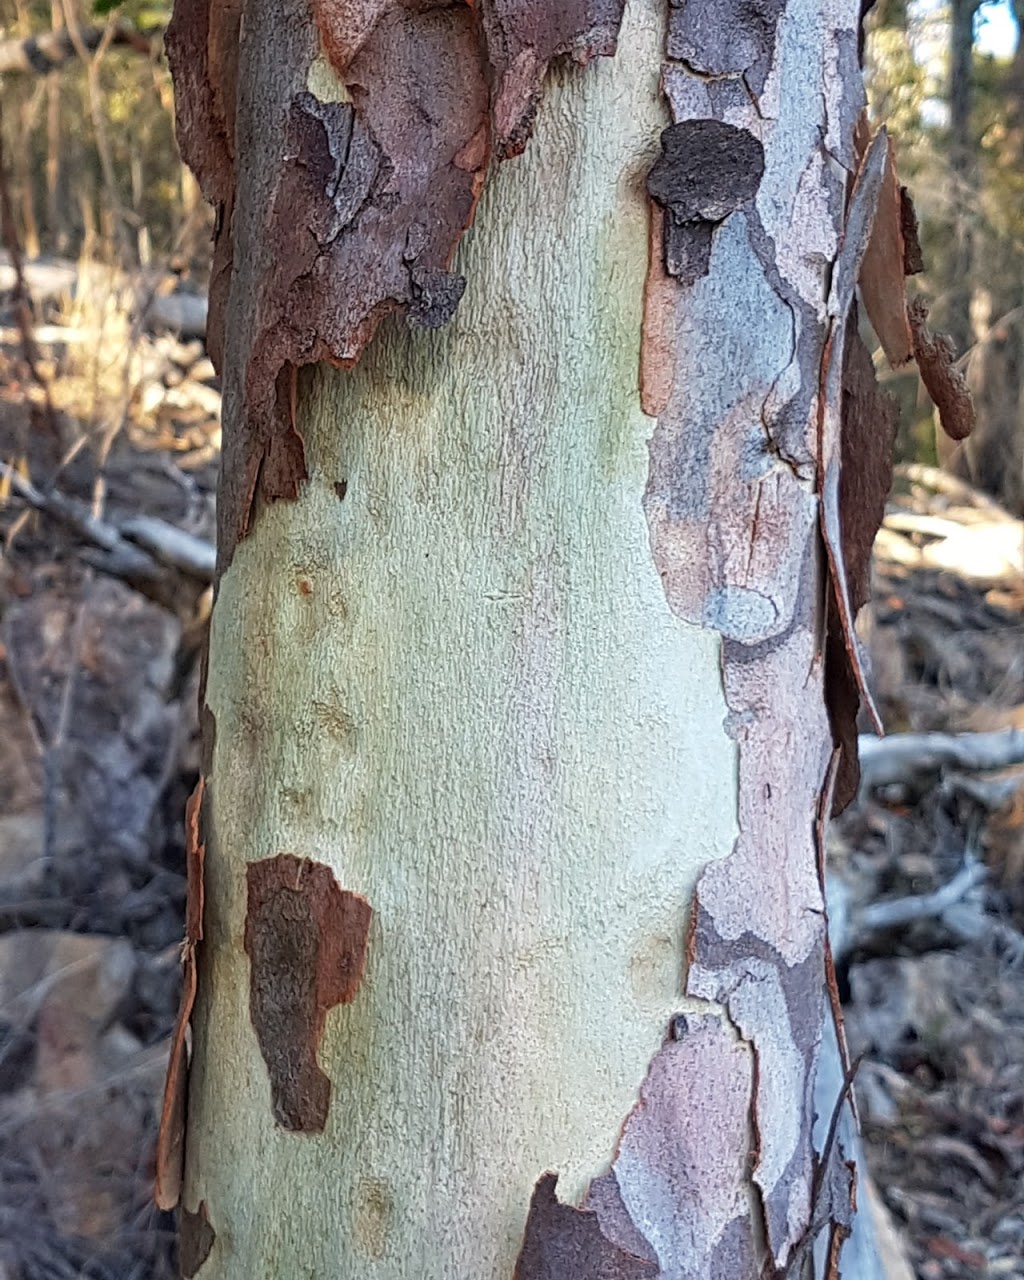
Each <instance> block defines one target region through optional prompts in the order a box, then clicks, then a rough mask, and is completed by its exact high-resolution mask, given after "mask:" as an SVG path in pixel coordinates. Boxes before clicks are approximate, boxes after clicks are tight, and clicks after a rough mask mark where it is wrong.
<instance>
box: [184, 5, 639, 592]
mask: <svg viewBox="0 0 1024 1280" xmlns="http://www.w3.org/2000/svg"><path fill="white" fill-rule="evenodd" d="M623 5H624V0H570V2H569V3H564V4H563V3H560V4H557V5H551V4H548V3H546V0H486V2H485V3H482V4H481V6H480V8H479V10H478V9H477V8H475V7H474V6H472V5H468V4H454V5H449V6H447V7H445V6H423V7H421V6H419V5H405V4H402V3H399V2H398V0H282V3H280V4H271V3H270V0H248V3H247V4H246V33H247V39H246V42H245V45H244V47H242V48H241V49H240V46H239V41H238V21H239V14H240V11H241V0H176V4H175V10H174V17H173V19H172V22H171V24H170V27H169V29H168V33H167V47H168V57H169V60H170V63H171V68H172V71H173V73H174V79H175V84H176V86H177V89H178V93H177V98H176V101H177V103H178V120H177V129H178V138H179V142H180V145H181V150H182V155H183V156H184V157H185V159H186V161H187V162H188V164H189V165H190V166H191V167H192V168H193V169H194V171H195V173H196V176H197V177H198V179H199V182H200V185H201V187H202V190H203V193H204V195H205V196H206V197H207V199H209V200H211V201H212V202H213V203H215V204H216V205H217V207H218V225H217V237H216V248H215V254H214V269H213V279H212V282H211V290H210V317H209V323H208V333H209V340H210V344H211V346H210V349H211V354H213V356H214V360H215V363H217V364H218V366H223V369H224V374H225V388H224V427H225V436H224V467H223V472H222V475H223V480H222V491H221V499H220V504H219V510H220V515H219V535H220V536H219V538H218V543H219V547H220V563H221V566H222V567H223V566H224V565H226V564H227V563H229V562H230V559H231V556H232V554H233V549H234V546H235V543H236V542H237V540H238V539H239V538H240V537H244V536H245V534H246V533H247V532H248V530H249V528H250V525H251V521H252V519H253V515H254V512H255V510H256V509H257V508H258V505H259V504H260V503H268V502H275V501H277V500H279V499H282V498H294V497H296V496H297V494H298V491H299V487H300V485H301V484H302V482H303V481H304V480H305V478H306V460H305V451H304V448H303V443H302V439H301V437H300V435H299V434H298V432H297V430H296V428H295V412H294V408H295V379H296V371H297V369H298V368H299V367H300V366H302V365H305V364H309V363H313V362H315V361H330V362H333V363H337V364H342V365H347V364H351V363H353V362H354V361H355V360H357V359H358V357H359V354H360V352H361V351H362V350H363V348H364V347H365V346H366V344H367V343H368V342H369V341H370V339H371V338H372V336H373V334H374V332H375V330H376V328H377V326H378V324H379V323H380V321H381V320H382V319H383V317H384V316H385V315H386V314H388V313H389V312H392V311H395V310H401V311H403V312H404V313H405V314H406V316H407V318H408V320H409V322H410V323H411V324H414V325H420V326H423V327H426V328H436V327H438V326H440V325H444V324H446V323H447V322H448V321H449V320H450V319H451V316H452V314H453V313H454V310H455V308H456V306H457V305H458V302H459V299H460V298H461V296H462V291H463V289H464V287H465V281H464V280H462V279H461V278H459V277H457V276H454V275H452V274H451V273H450V271H449V266H450V263H451V260H452V256H453V254H454V252H455V248H456V246H457V245H458V242H459V240H460V238H461V236H462V234H463V232H464V231H465V230H466V228H467V227H468V226H469V225H470V223H471V222H472V221H473V215H474V212H475V209H476V204H477V201H478V199H479V197H480V192H481V190H482V188H483V182H484V176H485V173H486V170H487V166H488V163H489V161H490V157H491V152H492V147H494V148H496V150H497V154H498V155H499V156H500V157H505V156H510V155H515V154H517V153H518V152H520V151H522V150H523V148H524V147H525V146H526V143H527V140H528V139H529V136H530V133H531V131H532V126H533V119H534V115H535V112H536V109H537V104H538V101H539V98H540V93H541V86H542V82H543V79H544V75H545V74H546V71H547V67H548V65H549V63H550V62H551V60H552V59H553V58H556V57H560V56H563V55H570V56H572V57H573V58H575V59H576V61H578V62H580V63H585V62H587V61H588V60H589V59H590V58H592V57H595V56H597V55H600V54H605V55H607V54H612V53H614V51H615V41H616V38H617V36H618V30H619V24H620V22H621V18H622V10H623ZM320 49H322V50H323V52H324V54H325V55H326V58H327V60H328V62H329V64H330V67H331V69H332V71H333V74H334V77H335V83H334V86H333V88H332V89H331V92H330V95H329V96H331V97H332V98H333V99H334V100H332V101H320V100H319V99H318V98H316V97H315V96H314V95H313V93H312V92H310V89H309V87H308V86H309V79H310V69H311V67H312V65H313V63H314V60H315V58H316V57H317V54H318V52H319V50H320ZM239 58H241V59H242V63H241V64H240V63H239ZM236 138H237V139H238V140H239V145H240V146H244V157H243V160H242V163H240V164H238V165H236V163H235V143H236ZM268 140H269V143H268Z"/></svg>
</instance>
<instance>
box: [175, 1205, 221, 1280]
mask: <svg viewBox="0 0 1024 1280" xmlns="http://www.w3.org/2000/svg"><path fill="white" fill-rule="evenodd" d="M216 1239H217V1233H216V1231H214V1229H213V1227H211V1226H210V1215H209V1214H208V1213H207V1211H206V1201H205V1200H200V1201H199V1208H198V1209H197V1210H196V1211H195V1213H192V1212H190V1211H189V1210H188V1209H185V1208H182V1210H181V1229H180V1231H179V1234H178V1261H179V1263H180V1266H181V1274H182V1275H183V1276H184V1277H185V1280H192V1277H193V1276H195V1275H198V1274H199V1268H200V1267H201V1266H202V1265H203V1263H204V1262H205V1261H206V1259H207V1258H208V1257H209V1256H210V1253H211V1252H212V1250H213V1245H214V1241H215V1240H216Z"/></svg>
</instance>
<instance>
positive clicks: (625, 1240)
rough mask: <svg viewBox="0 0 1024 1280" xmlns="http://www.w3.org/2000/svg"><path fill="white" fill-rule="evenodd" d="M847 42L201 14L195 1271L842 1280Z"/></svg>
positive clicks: (347, 16)
mask: <svg viewBox="0 0 1024 1280" xmlns="http://www.w3.org/2000/svg"><path fill="white" fill-rule="evenodd" d="M860 7H861V6H860V0H789V3H788V4H787V3H786V2H785V0H776V2H775V3H768V4H763V5H758V6H750V5H746V4H743V3H739V2H738V0H737V2H736V3H722V2H721V0H714V3H710V2H703V3H701V2H699V0H693V2H691V3H687V4H686V5H684V6H682V7H677V8H672V9H670V8H669V6H668V5H666V4H664V3H663V2H662V0H629V2H628V3H627V4H626V5H625V12H624V15H623V14H622V13H621V12H620V10H619V8H618V7H617V5H616V4H615V3H614V2H612V0H592V2H591V0H578V3H575V4H572V5H569V4H566V5H558V6H553V7H552V8H551V9H548V7H547V6H545V5H543V4H540V3H539V2H538V3H534V4H530V3H525V2H524V3H521V4H515V5H513V4H510V3H507V2H505V0H494V2H493V3H489V4H483V5H482V6H481V7H480V8H479V9H472V8H469V7H462V6H457V7H454V8H448V9H433V10H422V9H420V8H415V7H414V8H410V9H409V10H403V9H399V8H397V7H389V6H388V5H386V4H377V5H370V4H363V5H360V4H356V5H346V6H340V7H338V9H337V10H335V9H333V8H330V7H329V6H323V5H314V6H313V9H312V10H309V9H307V0H283V3H282V0H277V3H275V4H273V5H271V4H270V3H269V0H245V4H244V14H243V16H242V32H243V35H242V39H241V41H240V43H239V42H238V39H237V21H238V11H237V7H236V8H234V9H231V8H230V7H228V6H224V5H216V4H215V5H214V6H213V7H212V8H210V9H207V8H205V7H204V5H203V3H202V2H201V0H179V5H178V11H177V13H176V17H175V25H174V29H173V30H172V32H171V36H170V45H171V51H172V56H173V59H174V64H175V71H176V76H177V81H178V93H179V131H180V136H181V138H182V145H183V150H184V151H185V153H186V155H187V156H188V158H189V159H190V160H191V162H192V163H193V165H194V167H195V168H196V170H197V173H198V175H199V178H200V181H201V182H202V184H203V187H204V191H205V192H206V194H207V195H208V196H209V197H210V198H212V199H213V200H214V201H215V202H216V203H218V205H219V206H220V218H219V226H220V238H219V240H218V245H217V262H216V264H215V276H214V284H213V304H212V309H213V314H214V318H213V321H212V324H213V329H214V332H213V345H214V349H215V352H216V354H217V356H218V358H219V359H220V358H222V359H223V363H224V377H225V420H224V448H225V455H224V472H223V477H222V489H221V510H220V537H221V548H220V564H221V570H220V577H219V586H218V593H217V600H216V604H215V607H214V611H213V619H212V633H211V641H210V653H209V664H208V672H207V680H206V688H205V710H206V722H205V731H206V737H205V745H206V758H205V765H204V781H203V784H202V788H201V792H200V795H199V796H198V797H197V800H196V802H195V804H194V806H193V810H192V818H193V820H194V822H193V840H192V859H193V872H194V875H193V894H192V912H191V914H190V932H189V942H188V946H187V948H186V952H187V964H188V966H189V968H188V975H189V981H190V984H191V983H192V981H193V980H194V979H195V978H196V976H197V970H196V960H198V982H197V997H196V1002H195V1006H194V1009H192V1008H191V1007H190V1002H189V1001H188V1000H186V1006H185V1008H184V1010H183V1021H182V1028H181V1039H182V1041H183V1040H184V1022H185V1021H186V1020H187V1018H188V1016H189V1014H190V1013H191V1018H192V1031H193V1039H194V1051H193V1055H192V1061H191V1070H190V1078H189V1084H188V1104H187V1123H186V1126H185V1133H184V1150H185V1159H184V1177H183V1184H182V1188H181V1195H182V1204H183V1221H184V1233H183V1262H184V1266H185V1270H186V1274H197V1273H198V1274H201V1275H202V1276H203V1277H214V1276H216V1277H224V1278H225V1280H236V1278H237V1280H252V1278H253V1277H263V1276H274V1277H285V1276H296V1277H297V1276H325V1277H326V1276H331V1277H344V1278H346V1280H348V1278H352V1280H356V1278H359V1280H369V1278H370V1277H374V1278H379V1280H400V1278H402V1280H434V1278H442V1277H450V1278H451V1280H457V1278H458V1280H461V1278H463V1277H465V1278H467V1280H469V1278H471V1280H498V1277H502V1278H505V1280H511V1278H512V1277H513V1275H515V1276H516V1277H518V1278H519V1280H539V1278H541V1277H551V1278H552V1280H554V1278H558V1280H577V1278H578V1280H596V1278H599V1277H607V1278H609V1280H610V1278H612V1277H642V1276H651V1277H654V1276H664V1277H666V1278H667V1277H672V1278H673V1280H682V1278H684V1277H693V1280H714V1278H715V1277H721V1278H722V1280H726V1278H728V1280H745V1278H747V1277H750V1278H751V1280H753V1278H754V1277H761V1276H781V1275H783V1274H787V1275H796V1274H798V1272H799V1269H800V1267H802V1266H803V1265H804V1260H806V1259H807V1258H808V1257H809V1256H810V1252H811V1249H810V1246H811V1245H812V1244H813V1243H814V1241H815V1239H816V1238H817V1239H819V1240H820V1241H821V1242H822V1243H821V1244H820V1245H819V1254H821V1253H824V1254H828V1255H830V1256H831V1257H832V1258H833V1260H834V1258H835V1257H837V1256H838V1253H839V1250H840V1248H841V1245H842V1241H843V1239H844V1237H845V1234H846V1232H847V1230H848V1228H849V1222H850V1215H851V1213H852V1204H851V1202H852V1193H851V1186H850V1183H849V1177H848V1172H847V1171H846V1170H845V1167H844V1166H843V1165H842V1164H841V1162H839V1161H834V1160H831V1159H829V1156H830V1155H832V1154H834V1153H833V1152H832V1149H831V1144H829V1143H827V1142H826V1143H824V1144H822V1143H821V1142H820V1141H819V1145H823V1146H824V1147H825V1150H824V1153H823V1158H818V1157H817V1156H816V1155H815V1150H814V1145H813V1140H812V1130H813V1124H814V1118H815V1107H814V1103H813V1089H814V1083H815V1074H816V1066H817V1060H818V1050H819V1045H820V1042H821V1037H822V1024H823V1010H824V1008H825V995H826V959H825V920H824V912H823V899H822V888H821V882H820V877H819V859H820V839H821V828H822V823H823V821H824V819H825V817H826V816H827V811H828V809H829V807H830V804H831V799H832V794H833V787H834V785H836V784H837V779H838V780H840V781H839V783H838V785H840V786H842V785H845V783H848V782H849V774H850V770H851V768H852V762H851V761H850V760H849V759H848V758H844V757H842V756H841V755H839V754H834V742H835V741H836V740H842V741H844V742H846V743H847V744H848V743H849V742H850V740H851V736H852V734H851V729H852V720H851V719H850V716H851V714H852V713H855V711H856V694H855V692H854V693H853V695H852V697H853V702H852V713H851V709H850V704H849V700H848V701H847V703H846V704H845V710H837V707H838V706H839V702H841V701H842V699H841V698H840V699H839V700H838V701H837V700H833V702H834V704H835V705H833V708H832V710H833V714H832V718H831V720H830V715H829V710H828V707H827V703H826V699H827V697H828V696H829V695H828V688H827V686H828V685H829V681H834V682H836V683H837V685H839V686H841V687H842V688H843V689H845V690H846V692H847V694H849V692H850V688H851V687H852V686H851V683H850V682H851V681H852V678H853V674H852V672H851V670H849V669H848V668H847V667H846V666H845V665H844V664H845V662H846V661H847V659H846V657H845V656H844V642H843V640H842V638H841V636H840V638H839V640H838V647H837V648H836V647H835V645H834V643H833V640H829V642H828V644H829V646H831V650H830V652H831V656H830V657H829V659H828V661H826V658H825V650H826V639H825V637H826V633H828V634H830V635H831V636H833V638H834V637H835V635H836V632H835V629H834V628H835V625H836V619H837V617H839V616H840V615H841V616H843V617H846V618H849V616H850V601H849V599H848V598H845V597H844V598H842V599H840V594H841V593H842V592H844V591H845V590H846V586H845V581H844V585H842V586H840V587H836V586H835V585H834V583H835V581H836V579H837V577H838V578H840V579H842V578H843V573H842V569H841V566H840V564H839V563H838V557H839V556H840V554H841V548H839V547H838V546H837V537H838V535H837V534H836V532H835V529H833V532H832V535H831V537H830V536H829V535H828V526H829V520H830V518H829V516H828V514H827V512H826V511H825V507H828V505H829V504H830V503H834V501H835V492H836V487H835V486H836V481H837V474H838V471H837V468H838V461H839V441H838V436H837V431H838V422H839V415H840V408H841V406H840V394H841V390H840V380H839V376H838V372H837V370H838V369H839V368H840V367H842V366H843V359H844V354H843V353H844V343H845V342H846V338H847V336H848V335H849V334H852V332H853V330H852V328H850V326H849V325H848V323H847V321H848V314H849V304H850V298H849V296H847V294H845V293H844V289H845V285H842V284H840V285H838V286H834V285H833V284H832V281H833V276H837V277H841V278H842V279H843V280H845V279H846V276H847V275H848V271H846V268H845V267H842V263H841V262H840V266H838V267H837V266H835V264H836V262H837V259H840V258H841V246H842V244H843V241H844V232H843V217H844V209H845V207H846V198H847V194H848V191H849V189H850V187H851V186H852V182H853V173H854V170H855V157H854V128H855V124H856V121H857V118H858V114H859V112H860V109H861V98H862V95H861V82H860V69H859V65H858V60H857V44H858V25H859V18H860ZM342 9H343V10H344V13H342V12H341V10H342ZM325 10H326V11H325ZM620 18H621V28H620ZM225 33H227V34H225ZM226 48H230V49H231V50H233V51H234V52H233V53H230V54H225V49H226ZM196 50H198V51H199V52H198V54H196ZM193 54H194V55H195V56H194V57H193V56H191V55H193ZM565 54H572V55H573V57H572V59H569V58H566V57H565V56H564V55H565ZM236 55H237V65H236V62H235V56H236ZM591 58H592V59H593V60H592V61H590V60H591ZM204 59H205V60H206V61H205V62H204ZM588 61H589V62H590V65H587V66H583V65H580V64H582V63H586V62H588ZM225 103H227V105H226V106H225ZM211 113H212V114H211ZM211 121H212V123H211ZM480 121H482V123H480ZM520 152H522V154H521V155H520V154H519V153H520ZM381 156H383V157H384V160H381ZM499 158H501V159H505V158H507V162H506V163H502V164H500V165H499V164H498V163H497V161H498V160H499ZM385 161H386V163H385ZM375 166H376V167H375ZM424 175H426V176H424ZM485 176H486V178H487V182H486V186H485V187H484V178H485ZM481 188H483V194H482V196H481V195H480V191H481ZM478 197H479V204H477V200H478ZM470 221H472V227H471V229H470V230H469V231H468V233H467V234H466V235H465V236H464V238H462V239H461V243H459V247H458V249H457V252H456V253H455V256H454V259H453V260H452V258H451V254H452V252H453V250H454V248H455V244H456V242H458V241H459V239H460V237H461V236H462V232H463V230H464V228H465V227H466V225H467V224H468V223H469V222H470ZM439 228H440V229H439ZM445 228H447V230H446V229H445ZM446 236H447V240H445V237H446ZM396 245H397V248H396V247H395V246H396ZM848 266H849V264H848V263H847V264H846V267H848ZM840 268H842V269H840ZM844 272H845V274H844ZM463 282H465V292H464V294H462V285H463ZM851 288H852V286H851ZM403 291H404V292H403ZM847 292H848V291H847ZM394 312H397V313H398V314H388V313H394ZM402 313H404V314H405V316H406V318H407V320H408V323H406V321H405V320H403V318H402ZM218 315H220V317H221V319H220V321H218V318H217V317H218ZM218 325H220V329H218ZM374 331H376V333H375V336H373V335H374ZM332 363H333V364H334V365H336V366H340V367H330V365H331V364H332ZM888 443H889V442H888V440H887V439H886V438H885V437H884V433H880V434H878V435H877V436H876V437H875V438H874V439H873V440H872V441H871V443H870V444H869V445H868V446H867V448H866V449H865V451H864V452H865V454H866V455H870V457H865V458H863V459H860V460H858V461H857V465H858V466H860V464H861V462H867V463H869V464H870V465H871V466H874V467H875V468H876V469H878V467H879V466H880V467H881V470H882V471H883V472H884V469H885V461H886V459H885V457H884V454H885V451H886V449H887V447H888ZM876 488H877V485H876ZM882 493H884V484H883V487H882ZM859 501H861V502H862V505H863V507H864V511H863V512H862V516H863V521H867V522H870V520H871V518H872V513H873V512H874V513H875V515H877V512H875V508H877V509H878V512H880V505H881V496H879V495H878V494H877V493H875V494H874V495H873V496H870V497H869V498H868V499H863V496H862V497H861V498H860V499H859ZM823 504H824V506H823ZM833 514H834V512H833ZM823 516H824V517H825V518H824V520H823ZM823 524H824V525H825V526H826V536H825V537H823V533H822V528H823ZM867 541H868V545H869V544H870V534H868V538H867ZM826 543H827V547H826ZM844 610H845V612H844ZM851 643H852V642H851ZM837 655H838V656H837ZM844 681H845V683H843V682H844ZM844 717H845V719H844ZM840 720H842V721H843V723H842V724H840V723H839V722H840ZM844 771H845V783H844V782H843V781H842V779H843V778H844ZM204 848H205V913H204V914H202V915H201V914H200V910H199V908H200V907H201V902H200V900H199V897H200V895H199V894H198V890H197V884H198V876H199V869H200V868H201V865H202V852H203V849H204ZM179 1065H180V1064H179ZM842 1097H843V1089H842V1071H840V1072H839V1086H837V1089H836V1092H835V1096H834V1098H833V1099H832V1104H833V1105H835V1106H836V1107H839V1106H841V1103H842ZM819 1110H821V1107H820V1106H819ZM173 1112H174V1104H173V1099H172V1101H171V1103H169V1113H171V1121H172V1122H173ZM820 1127H821V1128H826V1129H827V1127H828V1116H825V1117H824V1122H823V1124H822V1125H821V1126H820ZM819 1139H820V1134H819ZM176 1151H177V1137H176V1135H175V1134H173V1133H171V1134H170V1136H168V1134H167V1133H166V1132H165V1139H164V1157H165V1159H166V1160H167V1162H168V1164H172V1163H173V1159H172V1157H173V1155H174V1153H175V1152H176ZM168 1153H170V1154H168ZM163 1177H164V1190H165V1194H166V1193H167V1191H168V1188H170V1194H171V1195H173V1194H174V1193H176V1191H177V1182H176V1177H177V1175H176V1173H175V1172H174V1171H173V1170H168V1169H167V1168H165V1169H164V1170H163ZM812 1228H813V1229H812ZM820 1265H822V1266H824V1265H826V1264H825V1263H821V1264H820ZM858 1274H859V1275H861V1276H863V1275H864V1274H866V1273H864V1272H859V1273H858Z"/></svg>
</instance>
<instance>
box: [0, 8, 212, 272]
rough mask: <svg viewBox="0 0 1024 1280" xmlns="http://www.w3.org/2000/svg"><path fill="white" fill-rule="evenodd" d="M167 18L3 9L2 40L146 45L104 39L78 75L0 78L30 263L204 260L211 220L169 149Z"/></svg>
mask: <svg viewBox="0 0 1024 1280" xmlns="http://www.w3.org/2000/svg"><path fill="white" fill-rule="evenodd" d="M169 17H170V2H169V0H168V3H167V4H161V3H159V2H154V0H128V2H127V3H123V4H116V3H115V2H114V0H0V38H2V39H4V40H10V39H18V38H24V37H27V36H39V35H42V34H43V33H46V32H49V31H51V30H53V29H55V28H57V27H58V26H66V25H67V24H68V23H69V22H74V23H77V24H79V25H80V27H82V28H86V27H100V28H109V29H111V30H112V29H113V28H114V27H115V26H116V27H117V28H119V29H122V30H123V29H125V28H127V29H128V30H129V31H130V32H132V33H137V34H138V35H139V36H141V37H146V38H148V47H149V53H148V55H147V53H146V51H145V49H146V39H141V40H138V39H137V40H136V41H135V42H134V43H133V44H132V45H125V44H121V43H113V42H111V41H110V39H109V37H108V38H107V39H106V40H105V41H103V42H101V43H100V45H99V48H97V49H96V50H95V51H94V52H93V53H91V54H90V55H89V56H88V59H87V62H86V63H84V64H83V61H82V60H81V59H80V58H77V57H75V58H72V59H70V60H69V61H67V62H65V63H64V64H63V65H61V66H60V67H59V68H57V69H56V70H53V71H51V72H49V73H48V74H43V75H40V74H38V73H35V72H30V73H25V72H13V73H9V74H7V75H5V76H4V77H3V80H2V85H0V92H2V107H3V131H4V151H5V155H6V157H7V164H8V168H9V170H10V175H11V178H12V191H13V193H14V198H15V204H16V211H17V214H18V218H19V223H20V230H21V235H22V242H23V244H24V246H25V248H26V249H27V251H28V252H29V253H44V254H45V253H50V254H60V255H68V256H72V257H74V256H77V255H78V254H80V253H82V252H83V251H85V252H88V253H89V254H90V255H91V256H95V257H100V258H104V259H119V260H121V262H122V264H123V265H127V266H134V265H138V264H140V263H141V264H143V265H145V264H146V263H148V262H149V261H164V262H166V261H168V260H170V259H172V258H174V257H176V256H180V255H181V253H182V252H183V251H184V252H186V254H187V255H191V254H194V253H197V252H198V253H200V254H205V247H204V240H205V235H204V232H205V230H206V228H207V227H208V222H209V219H208V215H207V214H206V213H205V212H204V211H203V210H202V208H201V204H200V201H199V199H198V195H197V193H196V191H195V186H194V183H193V182H192V180H191V178H190V177H189V176H188V175H187V174H185V173H183V171H182V167H181V163H180V160H179V158H178V151H177V146H176V144H175V140H174V121H173V94H172V86H171V79H170V74H169V72H168V69H167V64H166V60H165V58H164V56H163V44H162V32H163V28H164V27H165V25H166V23H167V21H168V19H169ZM98 135H100V136H98ZM104 149H105V151H106V158H107V161H108V163H106V164H105V163H104V154H103V153H104ZM197 221H198V222H199V223H201V224H202V227H201V228H200V229H199V232H198V234H196V233H195V231H196V228H195V224H196V223H197ZM190 228H191V229H192V231H193V234H192V235H191V236H186V232H188V231H189V229H190ZM183 236H184V237H186V239H188V240H189V243H188V244H183Z"/></svg>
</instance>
